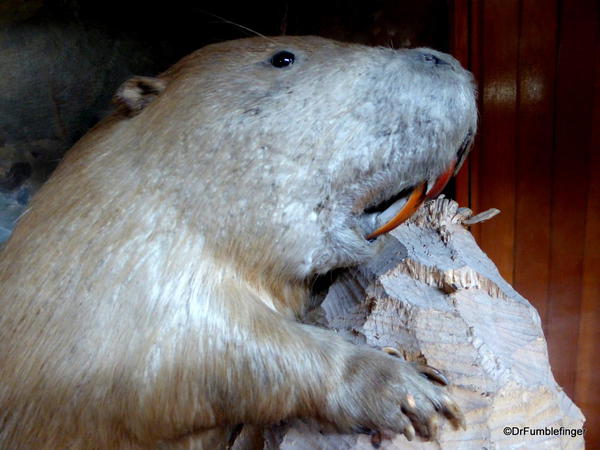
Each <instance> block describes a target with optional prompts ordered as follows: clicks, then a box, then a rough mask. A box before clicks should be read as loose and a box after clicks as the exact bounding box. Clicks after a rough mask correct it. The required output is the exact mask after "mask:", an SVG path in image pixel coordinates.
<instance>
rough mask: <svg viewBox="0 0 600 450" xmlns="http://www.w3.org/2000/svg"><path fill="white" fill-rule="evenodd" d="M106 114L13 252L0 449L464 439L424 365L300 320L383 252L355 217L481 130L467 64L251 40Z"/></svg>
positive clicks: (0, 320)
mask: <svg viewBox="0 0 600 450" xmlns="http://www.w3.org/2000/svg"><path fill="white" fill-rule="evenodd" d="M281 51H287V52H289V53H291V54H293V56H294V61H293V63H292V64H289V65H287V66H284V67H277V66H276V65H275V64H274V62H273V61H274V59H273V57H274V55H277V53H278V52H281ZM116 102H117V104H118V110H117V112H116V113H115V114H114V115H112V116H111V117H109V118H107V119H106V120H104V121H103V122H101V123H100V124H99V125H97V126H96V127H95V128H94V129H93V130H91V131H90V132H89V133H88V134H87V135H86V136H84V138H82V139H81V140H80V141H79V142H78V143H77V144H76V146H75V147H74V148H73V149H71V150H70V151H69V152H68V154H67V155H66V157H65V158H64V160H63V161H62V162H61V164H60V165H59V167H58V169H57V170H56V171H55V173H54V174H53V175H52V177H51V178H50V180H49V181H48V182H47V183H46V184H45V185H44V186H43V187H42V189H41V190H40V191H39V192H38V194H37V195H36V196H35V197H34V199H33V201H32V203H31V207H30V208H29V210H28V212H27V213H26V214H25V215H24V216H23V217H22V218H21V220H20V221H19V224H18V225H17V227H16V228H15V231H14V233H13V235H12V237H11V238H10V240H9V241H8V242H7V244H6V246H5V248H4V251H3V253H2V258H1V260H0V282H1V284H2V294H1V295H2V300H1V302H0V380H2V383H1V384H0V447H1V448H6V449H13V448H15V449H16V448H38V449H45V448H48V449H56V448H107V449H111V448H115V449H116V448H119V449H123V448H132V449H133V448H136V449H138V448H140V449H141V448H156V447H157V446H162V447H161V448H169V447H177V446H178V445H182V443H187V444H186V445H188V444H189V445H190V447H193V448H202V446H203V445H204V448H214V447H210V445H212V444H207V443H206V442H207V441H206V440H205V438H206V437H207V436H208V434H207V433H209V432H208V431H207V430H212V431H213V432H217V434H218V435H219V436H221V435H222V436H227V435H228V433H229V431H231V430H233V429H234V428H235V426H236V425H238V424H240V423H246V424H255V425H261V426H262V425H268V424H272V423H276V422H279V421H281V420H285V419H287V418H290V417H312V418H316V419H319V420H323V421H327V422H329V423H332V424H334V425H335V426H336V427H337V428H338V429H339V430H340V431H343V432H350V431H353V430H357V429H364V428H370V429H374V430H391V431H393V432H404V433H405V434H406V435H407V436H411V435H414V434H415V432H416V433H417V434H420V435H421V436H422V437H423V438H425V439H431V438H434V437H435V427H434V425H433V424H434V422H435V420H437V418H438V417H439V418H446V419H447V420H449V421H450V422H451V423H452V424H453V425H454V426H457V427H458V426H461V425H464V421H463V418H462V415H461V413H460V410H459V408H458V406H457V405H456V404H455V403H454V401H453V400H451V399H450V397H449V396H448V395H447V393H446V392H445V390H444V388H443V387H442V386H439V384H436V383H434V382H432V381H431V378H432V377H431V376H430V375H431V371H430V368H427V367H424V366H419V365H415V364H409V363H407V362H406V361H403V360H402V359H399V358H395V357H393V356H390V355H387V354H385V353H383V352H381V351H379V350H376V349H372V348H368V347H366V346H355V345H352V344H350V343H348V342H346V341H344V340H343V339H341V338H340V337H339V336H337V335H336V334H335V333H333V332H331V331H328V330H321V329H318V328H315V327H311V326H308V325H304V324H301V323H299V322H298V321H297V320H296V319H297V318H298V317H300V316H301V315H302V313H303V312H304V310H305V307H306V304H307V301H308V297H309V292H308V288H309V284H310V280H312V279H313V277H314V276H315V275H317V274H322V273H326V272H328V271H330V270H332V269H335V268H338V267H346V266H350V265H353V264H357V263H360V262H363V261H365V260H366V259H368V258H369V257H371V256H372V255H373V254H374V252H376V251H377V249H378V248H379V247H380V246H381V242H382V241H383V240H384V239H377V240H375V241H374V242H370V241H368V240H367V239H365V233H366V232H367V231H370V230H368V227H369V226H370V225H369V224H368V223H367V224H365V223H364V221H363V222H361V220H362V219H361V217H362V216H363V214H364V210H365V208H368V207H369V206H372V204H373V203H378V202H380V201H382V200H385V199H386V198H388V197H390V196H392V195H393V194H396V193H397V192H398V191H399V190H402V189H404V188H407V187H411V186H415V185H417V184H418V183H421V182H423V181H425V180H434V179H436V178H437V177H438V176H439V175H440V174H441V173H442V172H443V171H444V170H446V168H447V167H448V165H449V164H450V163H451V162H452V161H454V160H455V159H456V158H457V150H458V149H460V148H461V145H462V143H463V142H464V140H465V136H467V135H468V134H469V133H471V135H472V134H473V133H474V130H475V127H476V118H477V114H476V108H475V92H474V88H473V83H472V79H471V76H470V74H469V73H468V72H466V71H464V70H463V69H462V68H461V67H460V65H459V64H458V63H457V62H456V60H454V59H453V58H452V57H450V56H448V55H444V54H441V53H438V52H435V51H433V50H428V49H416V50H391V49H386V48H370V47H364V46H360V45H353V44H343V43H339V42H334V41H330V40H327V39H322V38H317V37H278V38H252V39H244V40H239V41H231V42H226V43H220V44H215V45H210V46H207V47H205V48H203V49H201V50H199V51H197V52H195V53H192V54H191V55H189V56H188V57H186V58H184V59H183V60H181V61H180V62H179V63H177V64H176V65H175V66H173V67H172V68H171V69H169V70H168V71H166V72H165V73H164V74H162V75H160V76H159V77H158V78H149V77H135V78H133V79H131V80H129V81H128V82H126V83H125V84H124V85H123V87H122V88H121V89H120V90H119V91H118V93H117V95H116ZM461 158H462V157H461ZM428 374H429V375H428ZM424 375H426V376H424ZM433 378H435V377H433ZM219 433H220V434H219ZM203 440H204V441H203ZM203 442H204V444H203Z"/></svg>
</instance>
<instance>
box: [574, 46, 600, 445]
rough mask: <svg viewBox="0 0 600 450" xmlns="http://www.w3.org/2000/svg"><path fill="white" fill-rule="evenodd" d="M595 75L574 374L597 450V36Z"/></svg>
mask: <svg viewBox="0 0 600 450" xmlns="http://www.w3.org/2000/svg"><path fill="white" fill-rule="evenodd" d="M595 55H596V56H595V60H596V76H595V88H594V112H593V116H592V145H591V150H592V151H591V156H590V165H589V170H588V205H587V216H586V228H585V247H584V255H583V287H582V297H581V315H580V322H579V323H580V325H579V342H578V345H577V371H576V372H575V377H576V378H575V402H576V403H577V404H578V405H579V406H580V407H581V408H582V409H583V411H584V412H585V414H586V415H587V417H588V420H589V425H588V427H587V433H586V440H587V442H588V444H593V446H592V445H588V446H589V448H599V447H600V419H599V418H600V386H599V384H600V383H599V380H598V364H599V362H600V345H599V343H600V183H599V182H598V180H597V176H598V174H600V38H598V37H596V52H595Z"/></svg>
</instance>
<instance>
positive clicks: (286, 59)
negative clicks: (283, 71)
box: [271, 50, 296, 69]
mask: <svg viewBox="0 0 600 450" xmlns="http://www.w3.org/2000/svg"><path fill="white" fill-rule="evenodd" d="M295 60H296V56H295V55H294V54H293V53H291V52H288V51H287V50H283V51H281V52H277V53H275V54H274V55H273V56H271V64H272V65H273V66H274V67H277V68H279V69H280V68H282V67H287V66H291V65H292V64H294V61H295Z"/></svg>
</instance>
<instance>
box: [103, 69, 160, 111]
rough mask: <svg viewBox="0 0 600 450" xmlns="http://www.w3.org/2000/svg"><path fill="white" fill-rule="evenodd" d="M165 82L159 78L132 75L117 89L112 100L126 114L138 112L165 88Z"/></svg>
mask: <svg viewBox="0 0 600 450" xmlns="http://www.w3.org/2000/svg"><path fill="white" fill-rule="evenodd" d="M166 86H167V83H166V82H165V80H161V79H160V78H152V77H133V78H130V79H129V80H127V81H126V82H125V83H123V84H122V85H121V87H120V88H119V89H118V90H117V93H116V94H115V96H114V97H113V102H114V103H115V104H117V105H118V106H119V108H120V109H121V110H122V111H124V112H125V114H127V115H128V116H135V115H136V114H139V113H140V112H141V111H142V110H143V109H144V108H145V107H146V106H147V105H149V104H150V103H151V102H152V101H154V99H155V98H156V97H158V95H159V94H160V93H161V92H162V91H164V90H165V87H166Z"/></svg>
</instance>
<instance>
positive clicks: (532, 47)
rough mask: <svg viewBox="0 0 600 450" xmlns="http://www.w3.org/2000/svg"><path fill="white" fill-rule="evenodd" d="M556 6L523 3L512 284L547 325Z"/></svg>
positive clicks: (533, 0) (537, 0)
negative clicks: (527, 299)
mask: <svg viewBox="0 0 600 450" xmlns="http://www.w3.org/2000/svg"><path fill="white" fill-rule="evenodd" d="M557 3H558V2H557V1H548V0H523V1H522V2H521V5H520V7H521V11H520V21H521V26H520V32H519V69H518V70H519V81H518V102H517V123H516V127H517V142H516V149H517V168H516V170H517V174H516V177H517V180H516V182H517V193H516V212H515V231H516V232H515V246H514V269H513V270H514V275H513V282H514V286H515V288H516V289H517V290H518V291H519V292H520V293H521V294H523V295H524V296H525V297H527V298H529V299H530V301H531V302H532V303H533V305H534V306H535V307H536V308H537V310H538V312H539V313H540V316H541V318H542V321H543V323H544V324H546V306H547V304H546V299H547V298H548V283H549V270H550V211H551V205H550V203H551V170H552V147H553V142H554V101H555V96H554V86H555V79H556V77H555V65H556V32H557V8H558V4H557ZM532 255H535V257H534V258H532V257H531V256H532Z"/></svg>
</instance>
